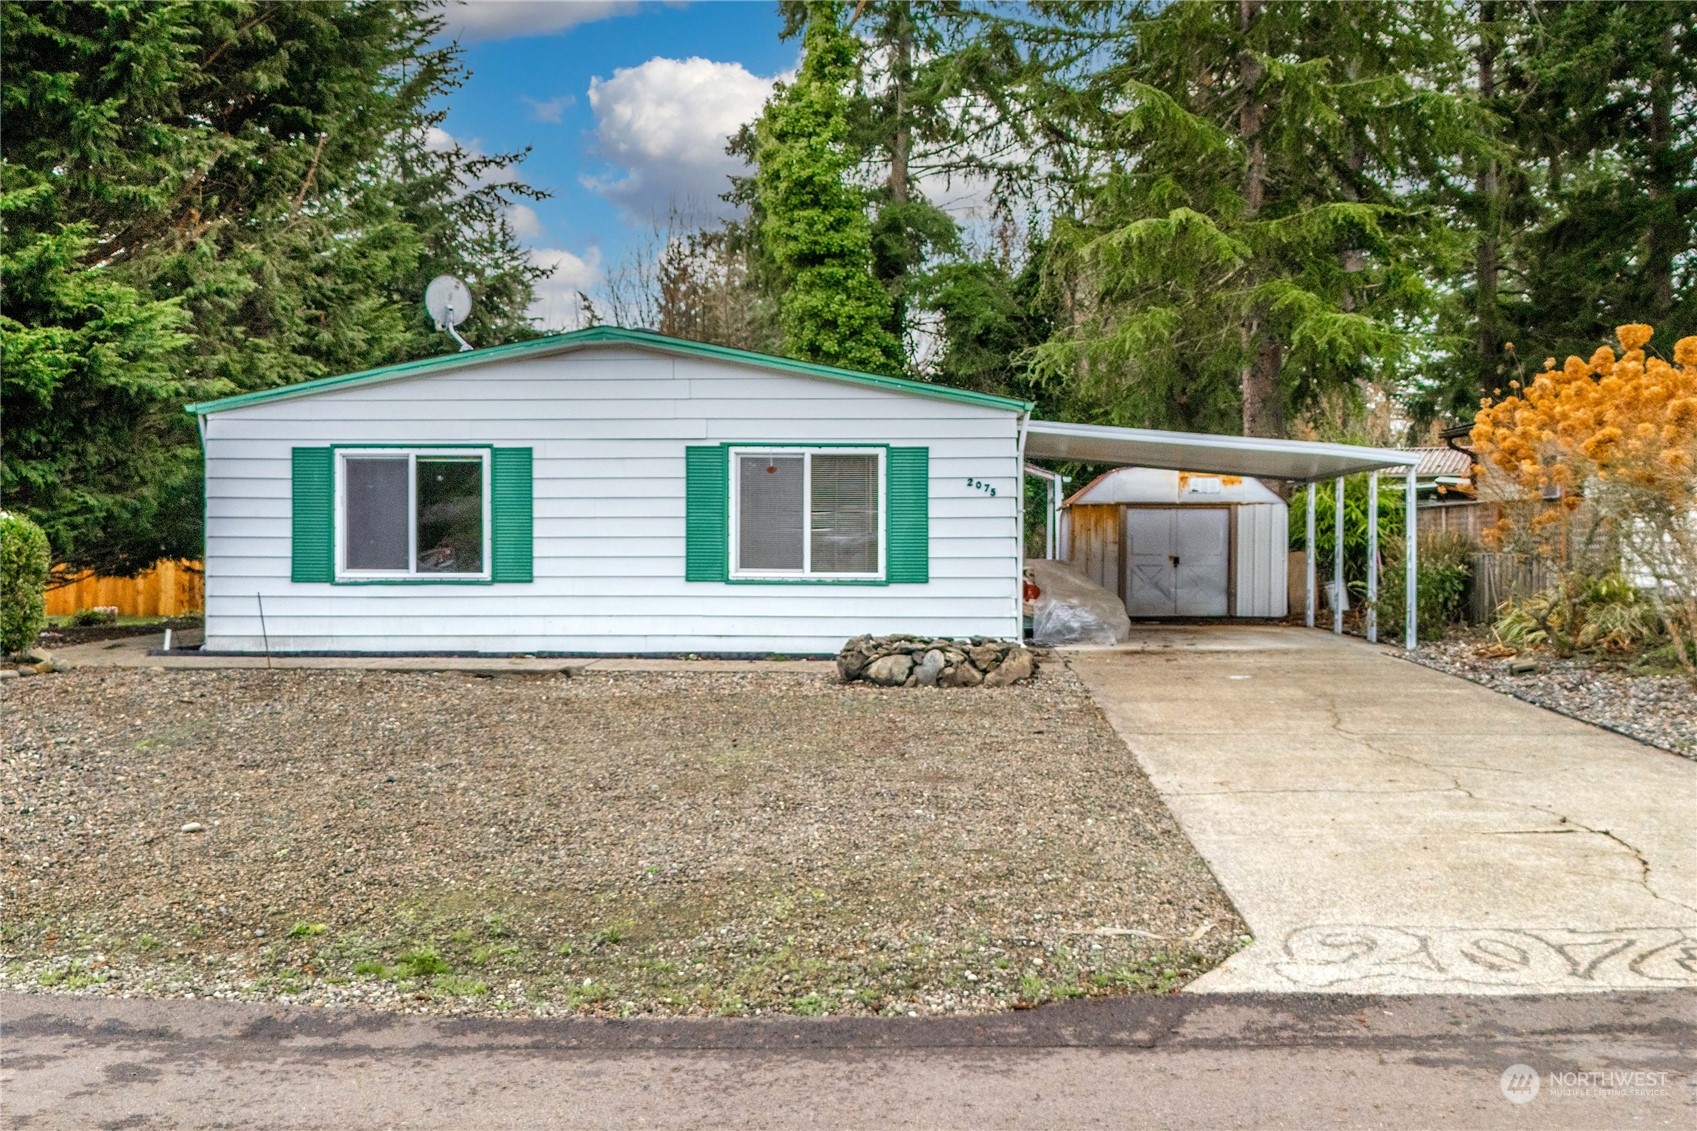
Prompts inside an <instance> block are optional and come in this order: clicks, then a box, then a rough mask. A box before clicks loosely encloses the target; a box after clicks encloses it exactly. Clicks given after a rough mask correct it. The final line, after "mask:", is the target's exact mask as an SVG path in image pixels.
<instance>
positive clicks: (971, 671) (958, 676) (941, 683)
mask: <svg viewBox="0 0 1697 1131" xmlns="http://www.w3.org/2000/svg"><path fill="white" fill-rule="evenodd" d="M983 682H984V673H983V672H981V671H979V670H978V669H977V668H975V667H973V666H972V665H971V664H957V665H956V666H954V667H952V668H944V669H943V674H942V675H940V676H938V677H937V686H938V687H977V686H978V685H979V684H981V683H983Z"/></svg>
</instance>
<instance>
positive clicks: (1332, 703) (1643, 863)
mask: <svg viewBox="0 0 1697 1131" xmlns="http://www.w3.org/2000/svg"><path fill="white" fill-rule="evenodd" d="M1325 705H1326V712H1327V713H1328V714H1329V715H1331V717H1332V730H1333V731H1334V732H1336V733H1337V734H1340V735H1343V736H1344V737H1346V738H1349V739H1351V740H1353V741H1355V742H1358V743H1360V744H1361V745H1362V746H1365V747H1366V748H1367V749H1369V750H1371V751H1373V752H1374V753H1376V754H1382V755H1384V756H1385V757H1387V758H1401V759H1402V760H1403V761H1405V762H1413V763H1414V764H1415V765H1417V766H1420V767H1422V768H1423V769H1426V770H1430V771H1431V772H1432V773H1435V774H1439V775H1440V776H1444V777H1448V778H1449V779H1450V783H1451V788H1452V789H1453V791H1454V792H1457V793H1461V794H1464V795H1466V796H1467V797H1469V798H1471V799H1472V800H1474V801H1478V802H1480V803H1481V804H1486V805H1508V806H1518V807H1522V808H1526V809H1530V810H1532V811H1533V812H1537V813H1543V814H1544V815H1545V816H1549V817H1554V818H1556V820H1558V821H1560V822H1561V823H1562V824H1565V825H1570V826H1572V828H1574V829H1578V830H1580V831H1582V832H1588V833H1591V834H1592V835H1593V836H1600V837H1603V838H1604V839H1606V840H1611V841H1613V842H1614V843H1615V844H1617V845H1619V846H1620V847H1621V848H1624V849H1625V850H1626V851H1627V852H1628V853H1629V854H1630V855H1631V856H1632V858H1633V860H1634V861H1636V862H1637V864H1638V884H1639V886H1640V887H1642V888H1643V889H1644V890H1645V892H1646V893H1648V894H1649V896H1650V898H1651V899H1655V900H1659V901H1661V902H1663V903H1670V904H1672V905H1673V906H1675V907H1678V908H1680V909H1681V910H1684V911H1690V912H1692V913H1693V914H1697V907H1693V906H1691V905H1690V904H1687V903H1682V902H1680V901H1679V900H1677V899H1674V898H1672V897H1671V896H1667V895H1664V894H1663V893H1662V892H1660V891H1657V890H1656V888H1655V885H1653V884H1652V883H1651V882H1650V872H1651V868H1650V861H1649V859H1648V858H1647V857H1646V856H1645V855H1644V853H1643V852H1641V851H1639V849H1638V847H1637V846H1636V845H1633V844H1630V843H1628V842H1627V841H1625V840H1623V839H1622V838H1621V837H1620V836H1618V835H1617V834H1616V833H1614V832H1613V831H1612V830H1610V829H1596V828H1592V827H1591V826H1589V825H1585V824H1581V823H1580V822H1578V821H1576V820H1574V819H1573V818H1572V817H1569V816H1568V815H1567V814H1565V813H1559V812H1557V811H1556V810H1554V809H1547V808H1545V807H1544V806H1542V805H1534V804H1533V803H1532V802H1530V801H1509V800H1499V799H1497V798H1491V797H1480V796H1479V795H1478V794H1476V793H1474V792H1473V791H1472V790H1470V789H1468V788H1467V787H1466V786H1464V785H1462V784H1461V779H1460V778H1459V777H1457V776H1456V775H1455V774H1453V773H1451V772H1450V771H1449V770H1448V769H1447V768H1445V767H1443V766H1442V764H1441V763H1440V764H1436V765H1435V764H1433V763H1431V762H1427V761H1425V760H1424V759H1421V758H1417V757H1415V756H1414V755H1412V754H1404V753H1402V752H1401V751H1396V750H1386V749H1384V748H1383V747H1381V746H1378V745H1375V744H1374V743H1373V742H1372V741H1371V740H1370V739H1369V738H1368V737H1367V736H1366V735H1363V734H1362V733H1360V732H1359V731H1353V730H1350V729H1349V728H1348V727H1346V726H1344V725H1343V715H1342V714H1341V712H1339V710H1338V705H1337V701H1336V700H1335V699H1332V698H1330V697H1328V698H1326V699H1325ZM1462 768H1464V769H1473V768H1476V767H1462ZM1245 792H1248V791H1245ZM1340 792H1342V791H1340ZM1350 792H1354V791H1350ZM1387 792H1390V791H1387ZM1420 792H1436V791H1432V790H1424V791H1420ZM1512 831H1513V830H1504V831H1503V832H1512ZM1544 831H1545V832H1565V831H1567V830H1563V829H1547V830H1544ZM1503 832H1498V833H1493V834H1487V835H1503Z"/></svg>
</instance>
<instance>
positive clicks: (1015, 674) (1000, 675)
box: [984, 648, 1037, 687]
mask: <svg viewBox="0 0 1697 1131" xmlns="http://www.w3.org/2000/svg"><path fill="white" fill-rule="evenodd" d="M1036 670H1037V662H1036V661H1035V660H1033V659H1032V658H1031V652H1030V650H1029V649H1026V648H1020V649H1019V650H1017V651H1014V652H1010V653H1008V658H1007V659H1005V660H1003V661H1002V663H1001V666H1000V667H998V668H997V669H996V670H995V671H993V672H991V673H990V674H989V675H986V676H985V677H984V682H985V684H986V685H988V686H990V687H1006V686H1007V685H1008V684H1010V683H1018V682H1019V681H1020V680H1022V679H1030V678H1031V677H1032V675H1033V674H1035V673H1036Z"/></svg>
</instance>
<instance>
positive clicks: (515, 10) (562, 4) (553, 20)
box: [443, 0, 641, 43]
mask: <svg viewBox="0 0 1697 1131" xmlns="http://www.w3.org/2000/svg"><path fill="white" fill-rule="evenodd" d="M639 7H641V5H640V4H638V3H637V2H636V0H458V2H457V3H451V4H449V5H448V8H447V10H446V11H445V12H443V27H444V30H445V31H446V32H447V34H448V36H449V37H450V38H452V39H458V40H460V41H462V42H467V43H473V42H477V41H478V40H489V39H522V38H525V37H527V36H533V35H555V34H557V33H559V32H562V31H565V30H567V29H568V28H574V27H576V26H577V25H579V24H592V23H595V22H597V21H598V20H607V19H612V18H614V17H616V16H627V15H630V14H631V13H632V12H635V11H636V10H637V9H638V8H639Z"/></svg>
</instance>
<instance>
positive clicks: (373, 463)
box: [346, 456, 408, 570]
mask: <svg viewBox="0 0 1697 1131" xmlns="http://www.w3.org/2000/svg"><path fill="white" fill-rule="evenodd" d="M407 463H408V460H407V457H405V456H401V457H399V458H395V457H378V458H349V460H348V464H347V484H346V486H347V493H348V500H347V568H348V569H398V570H404V569H406V568H407V536H408V530H407Z"/></svg>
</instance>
